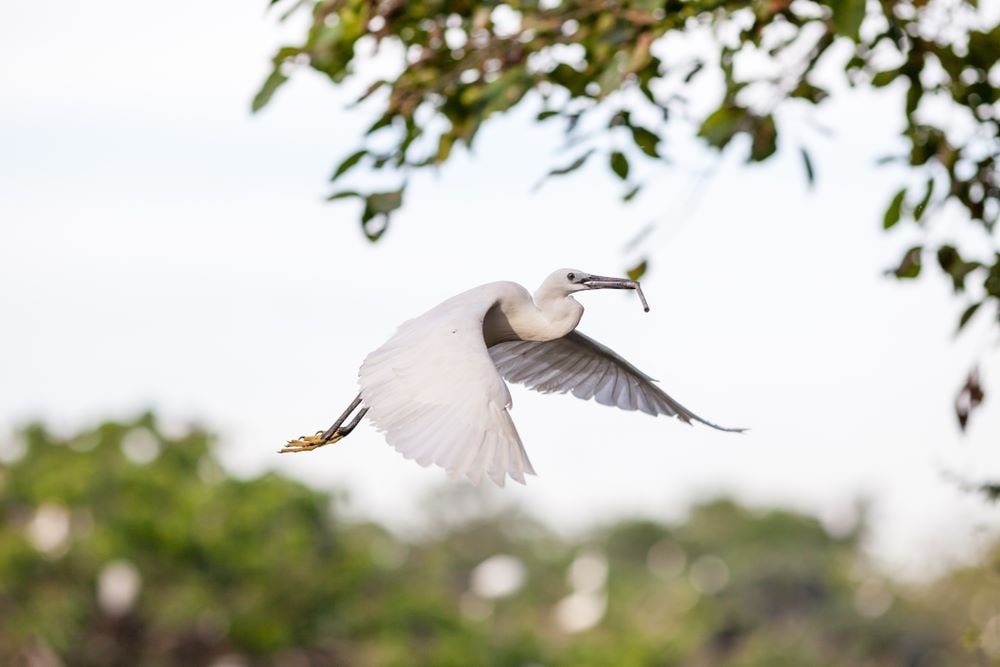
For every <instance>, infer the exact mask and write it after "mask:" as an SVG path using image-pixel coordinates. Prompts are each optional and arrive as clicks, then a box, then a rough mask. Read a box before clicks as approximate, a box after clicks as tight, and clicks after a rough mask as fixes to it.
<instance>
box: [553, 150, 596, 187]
mask: <svg viewBox="0 0 1000 667" xmlns="http://www.w3.org/2000/svg"><path fill="white" fill-rule="evenodd" d="M593 154H594V149H593V148H591V149H590V150H589V151H587V152H586V153H584V154H583V155H581V156H580V157H578V158H577V159H575V160H573V161H572V162H570V163H569V164H568V165H566V166H565V167H559V168H557V169H553V170H552V171H550V172H549V173H548V174H547V175H546V178H547V177H548V176H565V175H566V174H569V173H571V172H574V171H576V170H577V169H579V168H580V167H582V166H583V165H584V164H585V163H586V162H587V158H589V157H590V156H591V155H593ZM543 180H544V179H543Z"/></svg>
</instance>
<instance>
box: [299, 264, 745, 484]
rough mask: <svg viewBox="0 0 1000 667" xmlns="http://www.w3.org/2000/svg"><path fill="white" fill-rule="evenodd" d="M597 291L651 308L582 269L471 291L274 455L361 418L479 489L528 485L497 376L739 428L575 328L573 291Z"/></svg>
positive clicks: (370, 363) (336, 433) (622, 283)
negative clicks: (319, 428) (336, 411)
mask: <svg viewBox="0 0 1000 667" xmlns="http://www.w3.org/2000/svg"><path fill="white" fill-rule="evenodd" d="M594 289H634V290H636V292H637V293H638V294H639V298H640V300H641V301H642V305H643V308H644V309H645V310H646V311H647V312H648V311H649V306H648V305H647V304H646V298H645V296H644V295H643V293H642V289H641V288H640V286H639V283H638V282H636V281H634V280H628V279H625V278H607V277H604V276H595V275H593V274H590V273H586V272H584V271H579V270H577V269H560V270H558V271H556V272H555V273H553V274H551V275H550V276H549V277H548V278H546V279H545V282H543V283H542V285H541V287H539V288H538V291H536V292H535V294H534V297H532V295H531V294H530V293H529V292H528V290H526V289H525V288H524V287H522V286H521V285H518V284H517V283H513V282H495V283H487V284H486V285H481V286H479V287H474V288H473V289H470V290H469V291H467V292H463V293H461V294H459V295H457V296H453V297H452V298H450V299H448V300H447V301H444V302H443V303H441V304H439V305H438V306H436V307H434V308H432V309H431V310H429V311H427V312H426V313H424V314H423V315H420V316H419V317H416V318H414V319H412V320H409V321H407V322H404V323H403V324H402V325H401V326H400V327H399V329H398V330H397V331H396V333H395V334H394V335H393V336H392V337H391V338H390V339H389V340H387V341H386V342H385V343H384V344H383V345H382V346H381V347H379V348H378V349H377V350H375V351H374V352H372V353H371V354H369V355H368V356H367V357H366V358H365V360H364V362H363V363H362V364H361V369H360V370H359V372H358V384H359V385H360V387H361V393H360V394H358V396H357V398H355V399H354V401H353V402H352V403H351V404H350V405H349V406H348V408H347V410H345V411H344V413H343V414H342V415H341V416H340V417H339V418H338V419H337V421H336V422H334V424H333V426H331V427H330V428H329V429H327V430H326V431H325V432H323V433H322V434H319V433H318V434H316V435H314V436H309V437H303V438H299V439H298V440H292V441H289V443H288V445H287V446H286V447H285V448H284V449H282V450H281V452H301V451H310V450H313V449H316V448H317V447H322V446H323V445H327V444H330V443H333V442H336V441H338V440H340V439H342V438H344V437H346V436H347V435H348V434H349V433H350V432H351V431H352V430H354V428H355V427H356V426H357V425H358V423H359V422H360V421H361V419H362V418H363V417H364V416H365V415H366V414H367V415H368V419H369V420H371V422H372V423H373V424H374V425H375V427H376V428H377V429H378V430H379V431H381V432H383V433H384V434H385V438H386V440H387V441H388V442H389V444H390V445H392V446H393V447H394V448H396V449H397V450H398V451H399V452H400V453H401V454H402V455H403V456H405V457H406V458H408V459H413V460H415V461H416V462H417V463H419V464H420V465H421V466H425V467H426V466H429V465H431V464H435V465H438V466H440V467H442V468H444V469H445V470H446V471H448V473H449V475H451V476H453V477H462V476H464V477H467V478H468V479H469V480H470V481H472V482H473V483H474V484H478V483H479V482H480V481H481V480H482V478H483V475H486V476H488V477H489V478H490V479H492V480H493V481H494V482H495V483H496V484H497V485H498V486H503V484H504V481H505V479H506V477H507V476H508V475H509V476H510V477H511V478H512V479H514V480H515V481H518V482H520V483H521V484H524V483H525V480H524V476H525V475H534V474H535V470H534V468H532V466H531V461H529V460H528V454H527V452H525V451H524V446H523V445H522V444H521V438H520V437H519V436H518V434H517V429H516V428H515V427H514V422H513V420H511V417H510V413H509V412H508V411H509V409H510V407H511V398H510V391H508V389H507V385H506V384H505V383H504V380H507V381H508V382H516V383H520V384H523V385H525V386H527V387H528V388H529V389H534V390H536V391H540V392H542V393H561V394H562V393H566V392H572V394H573V395H574V396H576V397H577V398H583V399H590V398H593V399H596V400H597V402H598V403H601V404H603V405H612V406H617V407H619V408H621V409H623V410H641V411H643V412H645V413H647V414H650V415H654V416H655V415H667V416H668V417H677V418H678V419H680V420H681V421H683V422H685V423H688V424H690V423H691V422H692V421H697V422H701V423H702V424H705V425H707V426H711V427H712V428H715V429H718V430H720V431H732V432H740V431H743V430H744V429H738V428H724V427H722V426H717V425H715V424H713V423H711V422H708V421H706V420H704V419H702V418H701V417H699V416H698V415H696V414H694V413H693V412H691V411H690V410H688V409H687V408H685V407H684V406H683V405H681V404H680V403H678V402H677V401H675V400H674V399H673V398H671V397H670V396H668V395H667V394H666V392H664V391H663V390H662V389H660V388H659V387H658V386H656V385H655V384H654V380H653V379H652V378H651V377H649V376H648V375H646V374H645V373H643V372H642V371H640V370H639V369H637V368H636V367H635V366H633V365H632V364H630V363H629V362H627V361H625V360H624V359H622V358H621V357H620V356H618V355H617V354H616V353H615V352H613V351H612V350H610V349H609V348H607V347H605V346H604V345H601V344H600V343H598V342H597V341H595V340H593V339H592V338H589V337H587V336H585V335H583V334H582V333H580V332H579V331H577V330H576V326H577V325H578V324H579V323H580V318H581V317H582V316H583V306H582V305H580V302H579V301H577V300H576V299H575V298H574V297H573V295H574V294H576V293H577V292H583V291H587V290H594ZM359 406H361V409H360V410H359V411H358V412H357V414H355V416H354V418H353V419H352V420H351V421H350V423H348V424H347V425H346V426H345V425H344V422H345V421H347V419H348V417H350V416H351V414H352V413H353V412H354V411H355V410H357V409H358V407H359Z"/></svg>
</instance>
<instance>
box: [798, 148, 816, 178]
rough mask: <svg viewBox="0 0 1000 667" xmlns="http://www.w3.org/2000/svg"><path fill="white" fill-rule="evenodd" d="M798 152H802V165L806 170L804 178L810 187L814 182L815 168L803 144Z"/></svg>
mask: <svg viewBox="0 0 1000 667" xmlns="http://www.w3.org/2000/svg"><path fill="white" fill-rule="evenodd" d="M799 152H800V153H801V154H802V166H803V167H805V170H806V180H807V181H808V182H809V187H812V186H813V185H815V184H816V170H815V169H813V161H812V158H811V157H810V156H809V151H808V150H806V147H805V146H802V147H800V148H799Z"/></svg>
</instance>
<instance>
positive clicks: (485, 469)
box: [358, 292, 535, 486]
mask: <svg viewBox="0 0 1000 667" xmlns="http://www.w3.org/2000/svg"><path fill="white" fill-rule="evenodd" d="M495 302H496V299H495V297H494V298H492V299H491V298H490V294H489V293H488V292H484V293H477V292H471V293H467V294H465V295H460V297H456V298H454V299H451V300H449V301H446V302H444V303H443V304H441V305H440V306H438V307H437V308H434V309H433V310H431V311H429V312H427V313H426V314H424V315H422V316H420V317H418V318H416V319H413V320H410V321H409V322H406V323H404V324H403V325H402V326H401V327H400V328H399V330H398V331H397V332H396V334H395V335H394V336H393V337H392V338H390V339H389V340H388V341H387V342H386V343H385V344H384V345H382V346H381V347H380V348H378V349H377V350H375V351H374V352H372V353H371V354H369V355H368V357H367V358H366V359H365V361H364V363H363V364H362V366H361V370H360V371H359V373H358V377H359V384H360V385H361V397H362V401H363V403H364V405H365V406H367V407H368V417H369V419H371V421H372V423H374V424H375V426H376V428H378V429H379V430H380V431H382V432H384V433H385V437H386V440H387V441H388V442H389V444H390V445H392V446H393V447H395V448H396V449H397V450H398V451H399V452H400V453H402V454H403V456H405V457H406V458H409V459H414V460H415V461H416V462H417V463H419V464H420V465H422V466H428V465H430V464H432V463H433V464H436V465H438V466H441V467H442V468H444V469H445V470H447V471H448V473H449V474H451V475H453V476H465V477H468V478H469V479H470V480H471V481H472V482H473V483H476V484H478V483H479V482H480V480H481V479H482V477H483V475H484V474H486V475H488V476H489V477H490V479H492V480H493V481H494V482H495V483H496V484H497V485H498V486H503V483H504V480H505V478H506V476H507V475H510V476H511V478H513V479H514V480H516V481H518V482H520V483H522V484H524V475H525V474H532V475H533V474H535V471H534V469H533V468H532V467H531V462H530V461H529V460H528V455H527V453H526V452H525V451H524V446H523V445H522V444H521V438H520V437H519V436H518V434H517V429H516V428H515V427H514V422H513V421H512V420H511V418H510V414H509V413H508V412H507V409H508V408H509V407H510V405H511V400H510V392H509V391H508V390H507V385H506V384H504V381H503V379H502V378H501V377H500V375H499V374H498V373H497V370H496V368H495V367H494V365H493V362H492V360H491V359H490V355H489V352H488V351H487V349H486V343H485V341H484V340H483V318H484V317H485V316H486V313H487V311H488V310H489V309H490V308H491V307H492V306H493V304H494V303H495Z"/></svg>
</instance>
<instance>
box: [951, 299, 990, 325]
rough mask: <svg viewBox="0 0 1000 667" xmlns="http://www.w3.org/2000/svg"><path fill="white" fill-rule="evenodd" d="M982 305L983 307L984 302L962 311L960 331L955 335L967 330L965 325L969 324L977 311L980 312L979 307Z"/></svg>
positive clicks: (976, 303) (959, 321)
mask: <svg viewBox="0 0 1000 667" xmlns="http://www.w3.org/2000/svg"><path fill="white" fill-rule="evenodd" d="M982 305H983V302H982V301H977V302H975V303H974V304H972V305H971V306H969V307H968V308H966V309H965V310H964V311H962V316H961V317H960V318H958V329H957V330H956V331H955V333H958V332H959V331H961V330H962V329H964V328H965V325H966V324H968V323H969V320H971V319H972V316H973V315H975V314H976V311H977V310H979V307H980V306H982Z"/></svg>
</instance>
